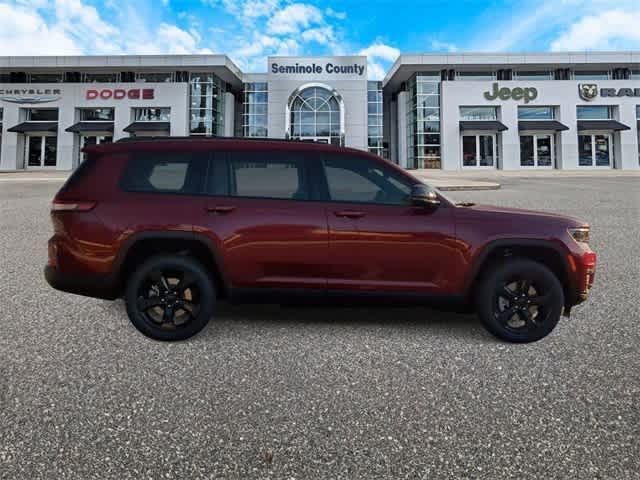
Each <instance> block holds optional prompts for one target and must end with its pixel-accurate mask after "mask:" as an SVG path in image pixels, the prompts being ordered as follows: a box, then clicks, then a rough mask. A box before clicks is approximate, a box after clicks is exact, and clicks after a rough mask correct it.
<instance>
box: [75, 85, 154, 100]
mask: <svg viewBox="0 0 640 480" xmlns="http://www.w3.org/2000/svg"><path fill="white" fill-rule="evenodd" d="M85 98H86V99H87V100H98V99H100V100H111V99H113V100H124V99H125V98H127V99H129V100H153V99H154V98H155V90H154V89H153V88H101V89H99V90H98V89H95V88H92V89H89V90H87V91H86V93H85Z"/></svg>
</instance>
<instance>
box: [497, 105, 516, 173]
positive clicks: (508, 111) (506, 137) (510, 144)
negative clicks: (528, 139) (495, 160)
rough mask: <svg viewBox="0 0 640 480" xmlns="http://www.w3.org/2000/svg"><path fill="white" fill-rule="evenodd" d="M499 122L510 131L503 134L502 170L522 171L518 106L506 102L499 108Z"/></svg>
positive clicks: (501, 135) (500, 163)
mask: <svg viewBox="0 0 640 480" xmlns="http://www.w3.org/2000/svg"><path fill="white" fill-rule="evenodd" d="M499 110H500V118H499V120H500V121H501V122H502V123H504V124H505V125H506V126H507V127H509V129H508V130H505V131H504V132H501V134H500V135H499V137H501V139H502V142H501V143H502V150H501V151H500V162H499V165H500V168H501V169H502V170H519V169H520V132H519V131H518V104H517V103H516V102H504V103H502V104H501V105H500V107H499Z"/></svg>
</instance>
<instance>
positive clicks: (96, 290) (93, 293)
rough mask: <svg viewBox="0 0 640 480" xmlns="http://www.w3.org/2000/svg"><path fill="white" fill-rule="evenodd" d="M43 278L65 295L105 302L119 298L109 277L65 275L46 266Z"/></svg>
mask: <svg viewBox="0 0 640 480" xmlns="http://www.w3.org/2000/svg"><path fill="white" fill-rule="evenodd" d="M44 278H45V279H46V280H47V283H48V284H49V285H51V286H52V287H53V288H55V289H56V290H60V291H63V292H67V293H74V294H76V295H82V296H85V297H94V298H102V299H105V300H114V299H116V298H118V296H119V294H118V293H119V292H118V289H117V285H116V283H115V282H114V281H113V279H111V278H110V277H92V276H86V275H78V274H73V275H71V274H65V273H63V272H61V271H60V269H58V268H57V267H55V266H52V265H47V266H46V267H44Z"/></svg>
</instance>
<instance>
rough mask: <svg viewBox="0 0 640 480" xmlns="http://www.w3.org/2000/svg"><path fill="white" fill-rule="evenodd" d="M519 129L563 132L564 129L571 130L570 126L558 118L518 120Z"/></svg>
mask: <svg viewBox="0 0 640 480" xmlns="http://www.w3.org/2000/svg"><path fill="white" fill-rule="evenodd" d="M518 130H537V131H543V132H561V131H563V130H569V127H567V126H566V125H565V124H564V123H560V122H558V121H557V120H521V121H519V122H518Z"/></svg>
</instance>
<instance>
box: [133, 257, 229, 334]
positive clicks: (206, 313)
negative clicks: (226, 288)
mask: <svg viewBox="0 0 640 480" xmlns="http://www.w3.org/2000/svg"><path fill="white" fill-rule="evenodd" d="M156 268H160V269H163V268H172V269H177V270H183V271H186V272H189V273H190V274H191V275H193V277H194V278H195V280H196V284H197V285H198V288H199V289H200V296H201V304H200V311H199V312H198V315H197V316H196V317H195V318H194V319H192V320H191V321H190V322H189V324H187V325H185V326H184V328H178V329H176V330H162V329H160V328H159V327H156V326H154V325H152V324H151V322H150V321H149V320H148V319H147V318H146V317H145V316H144V314H142V313H141V312H139V311H138V308H137V301H138V289H139V286H140V283H141V282H143V281H144V280H145V279H146V278H147V276H148V275H149V274H150V273H151V271H153V270H154V269H156ZM215 298H216V292H215V288H214V285H213V281H212V280H211V277H210V276H209V274H208V273H207V271H206V270H205V269H204V268H203V267H202V265H201V264H200V263H199V262H197V261H196V260H194V259H192V258H190V257H186V256H184V255H156V256H154V257H151V258H149V259H148V260H146V261H145V262H143V263H142V264H141V265H139V266H138V267H137V268H136V270H135V271H134V272H133V274H132V275H131V276H130V277H129V279H128V281H127V286H126V290H125V303H126V307H127V314H128V315H129V319H130V320H131V323H133V325H134V326H135V327H136V328H137V329H138V330H139V331H140V332H141V333H143V334H144V335H146V336H147V337H150V338H153V339H155V340H162V341H178V340H186V339H187V338H190V337H192V336H194V335H195V334H197V333H198V332H200V331H201V330H202V329H203V328H204V327H205V326H206V325H207V323H209V320H210V318H211V316H212V314H213V309H214V303H215Z"/></svg>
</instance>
